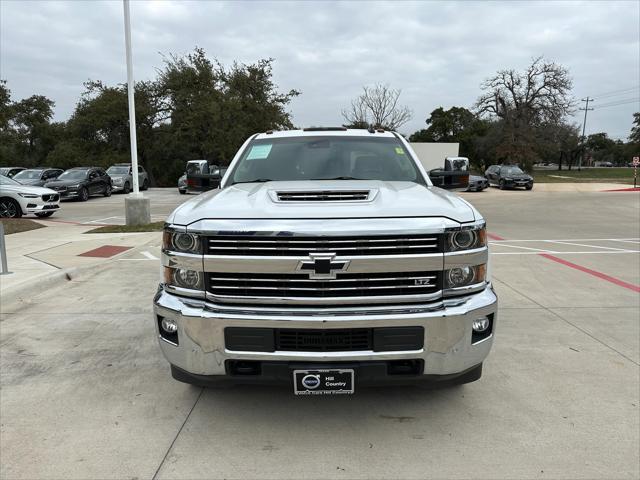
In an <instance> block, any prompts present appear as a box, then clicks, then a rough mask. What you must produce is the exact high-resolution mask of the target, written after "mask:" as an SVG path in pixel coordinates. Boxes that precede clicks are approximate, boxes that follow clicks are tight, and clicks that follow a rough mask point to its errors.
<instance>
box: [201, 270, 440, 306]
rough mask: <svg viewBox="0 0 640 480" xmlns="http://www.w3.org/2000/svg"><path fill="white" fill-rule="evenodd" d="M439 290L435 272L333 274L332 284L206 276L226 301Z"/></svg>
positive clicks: (289, 277)
mask: <svg viewBox="0 0 640 480" xmlns="http://www.w3.org/2000/svg"><path fill="white" fill-rule="evenodd" d="M438 290H440V275H439V274H438V273H437V272H406V273H402V272H399V273H391V272H390V273H364V274H363V273H355V274H353V273H352V274H340V273H339V274H337V278H336V279H335V280H331V279H328V280H311V279H309V278H308V275H307V274H300V273H295V274H276V273H274V274H269V273H256V274H241V273H229V274H226V273H221V272H215V273H211V274H209V275H208V276H207V291H208V292H209V293H211V294H213V295H215V296H219V297H221V298H225V299H226V298H228V297H237V298H242V297H251V298H255V297H309V298H323V297H343V298H346V297H367V296H394V297H396V296H402V295H426V294H432V293H434V292H437V291H438Z"/></svg>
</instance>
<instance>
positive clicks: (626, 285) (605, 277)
mask: <svg viewBox="0 0 640 480" xmlns="http://www.w3.org/2000/svg"><path fill="white" fill-rule="evenodd" d="M487 236H488V237H489V238H491V239H492V240H506V239H505V238H502V237H501V236H499V235H495V234H492V233H487ZM538 255H540V256H541V257H544V258H548V259H549V260H552V261H554V262H558V263H560V264H562V265H565V266H567V267H570V268H575V269H576V270H579V271H581V272H584V273H588V274H589V275H593V276H594V277H597V278H599V279H601V280H605V281H607V282H610V283H613V284H614V285H618V286H619V287H623V288H628V289H629V290H632V291H634V292H638V293H640V286H638V285H634V284H633V283H627V282H625V281H623V280H620V279H617V278H615V277H612V276H610V275H607V274H606V273H602V272H597V271H595V270H591V269H590V268H587V267H583V266H582V265H578V264H575V263H572V262H569V261H567V260H563V259H562V258H559V257H556V256H554V255H549V254H548V253H539V254H538Z"/></svg>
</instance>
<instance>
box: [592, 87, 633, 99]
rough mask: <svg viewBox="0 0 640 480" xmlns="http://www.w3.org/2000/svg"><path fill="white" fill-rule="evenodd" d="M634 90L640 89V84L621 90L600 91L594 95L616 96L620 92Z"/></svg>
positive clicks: (599, 96)
mask: <svg viewBox="0 0 640 480" xmlns="http://www.w3.org/2000/svg"><path fill="white" fill-rule="evenodd" d="M634 90H636V91H638V90H640V85H636V86H635V87H631V88H623V89H621V90H611V91H609V92H603V93H599V94H597V95H594V98H597V99H600V98H606V97H615V96H617V95H618V94H620V93H626V92H632V91H634Z"/></svg>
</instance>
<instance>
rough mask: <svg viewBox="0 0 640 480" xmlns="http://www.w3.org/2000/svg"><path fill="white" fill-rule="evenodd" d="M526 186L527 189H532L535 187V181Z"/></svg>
mask: <svg viewBox="0 0 640 480" xmlns="http://www.w3.org/2000/svg"><path fill="white" fill-rule="evenodd" d="M524 188H526V189H527V190H531V189H532V188H533V183H532V184H531V185H527V186H526V187H524Z"/></svg>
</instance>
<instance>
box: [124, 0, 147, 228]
mask: <svg viewBox="0 0 640 480" xmlns="http://www.w3.org/2000/svg"><path fill="white" fill-rule="evenodd" d="M122 6H123V8H124V43H125V50H126V56H127V97H128V100H129V137H130V140H131V178H132V180H133V193H131V194H129V195H128V196H127V197H126V198H125V199H124V203H125V218H126V223H127V225H144V224H147V223H151V202H150V201H149V199H148V198H144V197H143V195H142V194H141V193H140V185H139V183H140V181H139V180H140V177H139V175H138V142H137V138H136V108H135V101H134V93H135V83H134V81H133V59H132V56H131V21H130V14H129V0H122Z"/></svg>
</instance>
